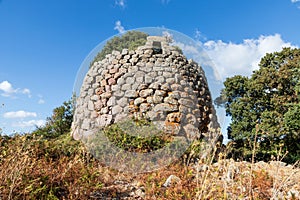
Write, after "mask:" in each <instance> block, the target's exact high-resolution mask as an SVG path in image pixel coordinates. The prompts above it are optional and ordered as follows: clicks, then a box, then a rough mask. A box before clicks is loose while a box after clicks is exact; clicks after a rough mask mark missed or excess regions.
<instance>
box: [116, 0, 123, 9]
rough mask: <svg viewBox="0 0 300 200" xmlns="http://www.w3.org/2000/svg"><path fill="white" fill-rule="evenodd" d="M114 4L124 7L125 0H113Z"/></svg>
mask: <svg viewBox="0 0 300 200" xmlns="http://www.w3.org/2000/svg"><path fill="white" fill-rule="evenodd" d="M115 4H116V5H117V6H120V7H121V8H124V7H125V0H115Z"/></svg>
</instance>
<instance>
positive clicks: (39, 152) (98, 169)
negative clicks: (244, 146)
mask: <svg viewBox="0 0 300 200" xmlns="http://www.w3.org/2000/svg"><path fill="white" fill-rule="evenodd" d="M215 154H216V151H214V152H213V153H212V155H210V156H208V157H207V158H206V159H205V160H204V159H202V160H200V161H198V162H197V163H190V164H189V165H188V166H187V165H185V164H182V162H180V161H177V162H175V163H173V164H171V165H170V166H168V167H165V168H162V169H160V170H157V171H154V172H149V173H143V174H125V173H122V172H118V171H116V170H112V169H109V168H107V167H105V166H103V165H101V163H99V162H98V161H97V160H95V159H93V158H92V157H91V156H90V154H89V153H88V152H86V150H85V147H84V146H83V145H82V144H81V143H80V142H76V141H74V140H72V139H71V138H70V137H69V135H62V136H60V137H58V138H53V139H46V138H42V137H34V136H32V135H22V136H15V137H12V138H7V137H0V199H113V198H115V199H168V200H169V199H272V198H273V199H293V198H294V199H296V198H299V196H298V197H297V195H298V194H297V191H299V190H300V186H299V183H298V181H299V180H300V170H299V168H297V166H288V167H283V166H281V165H279V164H278V165H276V162H274V163H262V162H260V163H248V162H235V161H233V160H228V159H225V155H226V152H222V153H218V155H216V156H215ZM277 163H279V162H277ZM170 175H175V176H176V177H178V178H179V179H180V181H176V182H175V183H174V184H172V185H170V186H169V187H164V186H163V184H164V182H165V181H166V179H167V178H168V177H169V176H170ZM250 182H251V184H249V183H250ZM292 193H294V194H292ZM293 195H294V196H293Z"/></svg>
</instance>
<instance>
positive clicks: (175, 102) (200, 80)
mask: <svg viewBox="0 0 300 200" xmlns="http://www.w3.org/2000/svg"><path fill="white" fill-rule="evenodd" d="M128 117H132V118H135V119H140V118H143V119H148V120H150V121H152V122H153V123H154V124H155V125H156V126H158V127H159V128H160V129H161V130H164V131H165V132H166V133H170V134H173V135H176V136H184V137H187V138H190V139H195V138H200V137H201V136H203V135H205V134H206V133H207V132H208V127H209V126H212V127H214V128H216V127H217V126H218V123H217V120H216V117H215V113H214V108H213V106H212V100H211V95H210V92H209V89H208V85H207V80H206V77H205V74H204V71H203V70H202V68H201V67H200V66H199V65H198V64H197V63H195V62H193V61H192V60H187V59H186V57H185V56H184V55H182V54H181V53H180V51H179V50H178V48H176V47H173V46H169V43H168V42H167V39H166V38H164V37H158V36H149V37H148V38H147V43H146V45H145V46H140V47H138V48H137V50H135V51H128V50H127V49H123V50H122V52H119V51H113V52H112V53H111V54H109V55H106V57H105V59H103V60H102V61H99V62H95V63H94V64H93V65H92V66H91V68H90V69H89V71H88V73H87V74H86V77H85V79H84V82H83V84H82V87H81V91H80V95H79V97H78V99H77V105H76V110H75V115H74V122H73V125H72V135H73V137H74V138H75V139H82V138H83V137H85V136H87V135H88V133H90V130H92V129H94V128H97V127H105V126H108V125H110V124H113V123H117V122H119V121H122V120H123V119H126V118H128ZM217 134H220V133H217ZM214 137H220V135H214Z"/></svg>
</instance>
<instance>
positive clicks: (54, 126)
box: [33, 100, 74, 138]
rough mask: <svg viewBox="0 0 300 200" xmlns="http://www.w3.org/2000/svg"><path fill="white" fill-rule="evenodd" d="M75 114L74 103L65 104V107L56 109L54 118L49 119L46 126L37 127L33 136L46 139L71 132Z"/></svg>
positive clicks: (71, 101) (67, 102) (53, 114)
mask: <svg viewBox="0 0 300 200" xmlns="http://www.w3.org/2000/svg"><path fill="white" fill-rule="evenodd" d="M73 114H74V101H73V100H69V101H65V102H63V105H61V106H59V107H57V108H54V110H53V113H52V116H51V117H48V118H47V120H46V124H45V125H44V126H42V127H37V129H36V130H35V131H33V134H37V135H44V136H45V137H50V138H51V137H57V136H59V135H62V134H64V133H67V132H69V131H70V128H71V125H72V121H73Z"/></svg>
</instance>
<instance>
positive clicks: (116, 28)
mask: <svg viewBox="0 0 300 200" xmlns="http://www.w3.org/2000/svg"><path fill="white" fill-rule="evenodd" d="M114 30H117V31H118V32H119V33H124V32H125V29H124V27H123V26H122V24H121V21H120V20H118V21H116V24H115V27H114Z"/></svg>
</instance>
